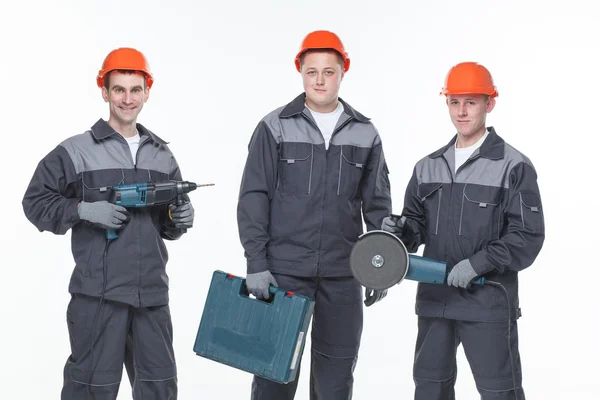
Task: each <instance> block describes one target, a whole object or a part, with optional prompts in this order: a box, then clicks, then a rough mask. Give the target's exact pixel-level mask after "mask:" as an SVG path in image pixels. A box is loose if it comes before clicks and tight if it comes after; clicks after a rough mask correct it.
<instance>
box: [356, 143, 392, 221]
mask: <svg viewBox="0 0 600 400" xmlns="http://www.w3.org/2000/svg"><path fill="white" fill-rule="evenodd" d="M377 142H379V143H377V144H376V145H375V146H374V147H373V148H372V150H371V155H370V157H369V162H368V163H367V171H366V176H365V178H364V180H363V184H362V186H361V191H362V192H361V197H362V211H363V218H364V219H365V223H366V225H367V230H368V231H372V230H376V229H380V228H381V222H382V220H383V219H384V218H385V217H387V216H388V215H390V213H391V212H392V198H391V194H390V180H389V178H388V174H389V171H388V168H387V164H386V162H385V156H384V154H383V147H382V144H381V139H379V136H378V137H377Z"/></svg>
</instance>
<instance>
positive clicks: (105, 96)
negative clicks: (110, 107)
mask: <svg viewBox="0 0 600 400" xmlns="http://www.w3.org/2000/svg"><path fill="white" fill-rule="evenodd" d="M102 98H103V99H104V102H105V103H108V90H106V88H105V87H104V86H102Z"/></svg>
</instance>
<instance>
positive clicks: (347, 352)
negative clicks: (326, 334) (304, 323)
mask: <svg viewBox="0 0 600 400" xmlns="http://www.w3.org/2000/svg"><path fill="white" fill-rule="evenodd" d="M311 340H312V351H314V352H316V353H319V354H321V355H324V356H326V357H329V358H356V357H357V356H358V349H359V347H360V344H358V343H357V344H356V345H354V346H336V345H332V344H329V343H325V342H323V341H321V340H319V339H317V338H315V337H312V338H311Z"/></svg>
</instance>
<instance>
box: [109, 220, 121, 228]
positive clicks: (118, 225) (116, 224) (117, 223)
mask: <svg viewBox="0 0 600 400" xmlns="http://www.w3.org/2000/svg"><path fill="white" fill-rule="evenodd" d="M111 222H112V225H113V226H115V227H117V228H118V227H120V226H121V225H122V224H123V222H122V221H121V220H120V219H119V218H113V219H112V221H111Z"/></svg>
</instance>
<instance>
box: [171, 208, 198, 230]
mask: <svg viewBox="0 0 600 400" xmlns="http://www.w3.org/2000/svg"><path fill="white" fill-rule="evenodd" d="M169 216H170V218H171V221H173V223H174V224H175V228H191V227H192V226H193V225H194V207H192V203H185V204H182V205H180V206H177V205H175V204H169Z"/></svg>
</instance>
